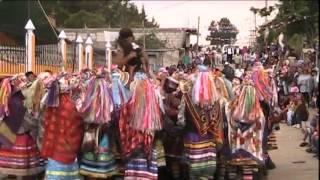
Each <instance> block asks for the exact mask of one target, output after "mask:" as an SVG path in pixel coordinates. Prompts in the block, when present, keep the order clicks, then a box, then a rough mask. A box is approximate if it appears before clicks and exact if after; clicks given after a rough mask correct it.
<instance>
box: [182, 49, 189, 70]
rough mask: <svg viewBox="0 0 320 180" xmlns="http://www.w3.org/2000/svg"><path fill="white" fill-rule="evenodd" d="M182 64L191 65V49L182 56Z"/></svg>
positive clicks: (186, 50)
mask: <svg viewBox="0 0 320 180" xmlns="http://www.w3.org/2000/svg"><path fill="white" fill-rule="evenodd" d="M182 63H183V64H184V65H185V66H186V65H188V64H189V63H190V55H189V48H186V49H185V52H184V55H183V56H182Z"/></svg>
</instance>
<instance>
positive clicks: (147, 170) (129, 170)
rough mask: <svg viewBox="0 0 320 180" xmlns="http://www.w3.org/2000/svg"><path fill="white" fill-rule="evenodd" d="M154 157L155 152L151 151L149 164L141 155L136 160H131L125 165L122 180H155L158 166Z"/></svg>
mask: <svg viewBox="0 0 320 180" xmlns="http://www.w3.org/2000/svg"><path fill="white" fill-rule="evenodd" d="M156 156H157V153H156V151H155V150H152V157H151V161H150V162H148V161H147V159H146V158H145V156H143V155H142V154H140V156H138V157H137V158H133V159H131V160H130V161H129V162H128V163H127V165H126V170H125V177H124V180H157V179H158V165H157V162H156Z"/></svg>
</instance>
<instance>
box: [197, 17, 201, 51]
mask: <svg viewBox="0 0 320 180" xmlns="http://www.w3.org/2000/svg"><path fill="white" fill-rule="evenodd" d="M199 29H200V16H198V29H197V47H199Z"/></svg>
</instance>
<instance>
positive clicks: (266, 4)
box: [264, 0, 268, 23]
mask: <svg viewBox="0 0 320 180" xmlns="http://www.w3.org/2000/svg"><path fill="white" fill-rule="evenodd" d="M265 6H266V11H268V0H265ZM264 21H265V23H267V22H268V16H266V17H265V19H264Z"/></svg>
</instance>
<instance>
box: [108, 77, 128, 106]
mask: <svg viewBox="0 0 320 180" xmlns="http://www.w3.org/2000/svg"><path fill="white" fill-rule="evenodd" d="M112 98H113V103H114V105H115V106H118V107H120V106H121V105H123V104H125V103H127V102H128V101H129V98H130V91H129V90H128V89H126V88H125V86H124V85H123V82H122V81H121V80H120V74H116V73H114V74H112Z"/></svg>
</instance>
